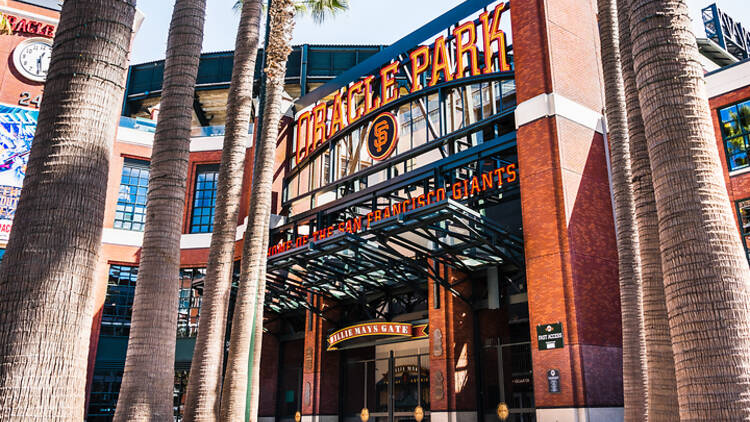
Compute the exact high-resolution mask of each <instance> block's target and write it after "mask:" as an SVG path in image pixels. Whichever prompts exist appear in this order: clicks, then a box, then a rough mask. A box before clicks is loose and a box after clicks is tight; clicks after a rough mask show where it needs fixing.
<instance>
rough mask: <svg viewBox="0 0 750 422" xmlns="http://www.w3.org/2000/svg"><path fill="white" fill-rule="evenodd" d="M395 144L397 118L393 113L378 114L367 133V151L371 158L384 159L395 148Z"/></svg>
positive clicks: (396, 139) (396, 140)
mask: <svg viewBox="0 0 750 422" xmlns="http://www.w3.org/2000/svg"><path fill="white" fill-rule="evenodd" d="M396 144H398V119H397V118H396V116H394V115H393V113H389V112H385V113H381V114H379V115H378V117H376V118H375V119H374V120H373V121H372V124H371V125H370V131H369V133H368V134H367V152H368V153H369V154H370V157H372V159H373V160H376V161H381V160H385V159H386V158H388V157H390V155H391V154H392V153H393V150H395V149H396Z"/></svg>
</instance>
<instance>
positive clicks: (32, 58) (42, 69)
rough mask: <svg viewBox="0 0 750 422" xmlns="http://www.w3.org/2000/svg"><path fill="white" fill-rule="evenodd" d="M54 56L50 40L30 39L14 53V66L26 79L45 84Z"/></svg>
mask: <svg viewBox="0 0 750 422" xmlns="http://www.w3.org/2000/svg"><path fill="white" fill-rule="evenodd" d="M51 56H52V41H51V40H49V39H48V38H41V37H39V38H29V39H27V40H24V41H23V42H21V43H20V44H18V46H17V47H16V49H15V50H14V51H13V66H15V68H16V70H18V72H19V73H20V74H21V75H23V77H25V78H26V79H29V80H32V81H34V82H44V80H45V79H46V78H47V70H48V69H49V61H50V57H51Z"/></svg>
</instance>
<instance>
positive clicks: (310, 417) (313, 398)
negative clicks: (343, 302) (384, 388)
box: [301, 297, 340, 422]
mask: <svg viewBox="0 0 750 422" xmlns="http://www.w3.org/2000/svg"><path fill="white" fill-rule="evenodd" d="M314 301H315V302H316V303H317V304H318V308H320V309H323V312H324V315H325V316H326V317H327V318H329V319H332V320H335V319H336V318H337V317H338V315H337V312H334V311H331V310H329V309H327V308H328V303H326V302H327V301H326V300H325V299H323V298H321V297H316V298H314ZM311 322H312V329H310V323H311ZM332 328H333V325H332V324H331V322H329V321H326V320H325V319H323V318H321V317H320V316H318V315H316V314H314V313H312V312H309V311H308V312H307V317H306V320H305V347H304V354H303V365H302V371H303V375H302V412H301V413H302V420H303V421H305V422H333V421H338V420H339V418H338V414H339V378H340V377H339V359H340V356H339V353H340V352H336V351H331V352H329V351H326V339H327V336H328V332H329V331H330V330H331V329H332Z"/></svg>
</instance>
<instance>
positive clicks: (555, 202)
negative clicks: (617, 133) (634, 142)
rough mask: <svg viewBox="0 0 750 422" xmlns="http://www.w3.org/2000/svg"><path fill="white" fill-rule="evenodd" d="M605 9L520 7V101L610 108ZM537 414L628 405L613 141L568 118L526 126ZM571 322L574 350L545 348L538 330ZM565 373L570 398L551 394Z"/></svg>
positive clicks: (521, 149) (516, 8)
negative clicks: (600, 16) (602, 38)
mask: <svg viewBox="0 0 750 422" xmlns="http://www.w3.org/2000/svg"><path fill="white" fill-rule="evenodd" d="M595 11H596V8H595V5H594V2H592V1H590V0H585V1H581V0H563V1H557V2H536V1H529V2H518V3H514V4H513V9H512V14H511V18H512V27H513V33H514V37H513V40H514V52H515V64H516V86H517V93H518V94H517V95H518V102H519V104H520V103H522V102H523V101H526V100H529V99H531V98H533V97H535V96H537V95H540V94H544V93H556V94H559V95H562V96H564V97H566V98H568V99H570V100H573V101H575V102H577V103H579V104H581V105H583V106H585V107H587V108H589V109H590V110H593V111H594V112H599V111H600V110H601V109H602V102H603V99H602V92H603V91H602V82H601V71H600V64H599V63H600V61H599V47H598V32H597V27H596V25H597V23H596V16H595V14H596V13H595ZM517 134H518V156H519V167H520V169H521V180H520V183H521V207H522V212H523V227H524V241H525V251H526V279H527V283H528V291H529V293H528V295H529V312H530V328H531V336H532V360H533V365H534V386H535V400H536V406H537V407H542V408H544V407H584V406H586V407H588V406H621V405H622V373H621V365H622V363H621V359H622V358H621V355H622V352H621V341H620V333H621V327H620V306H619V289H618V281H617V255H616V245H615V237H614V230H613V220H612V208H611V200H610V194H609V183H608V179H607V172H606V160H605V155H604V154H605V150H604V144H603V138H602V136H601V135H600V134H598V133H596V132H595V131H593V130H591V129H589V128H587V127H585V126H583V125H580V124H578V123H575V122H572V121H570V120H568V119H565V118H562V117H546V118H540V119H538V120H536V121H533V122H531V123H528V124H525V125H523V126H521V127H520V128H519V129H518V133H517ZM556 322H561V323H562V325H563V333H564V341H565V347H564V348H563V349H556V350H544V351H539V350H538V347H537V342H536V326H537V325H541V324H549V323H556ZM549 369H558V370H560V373H561V386H562V392H561V393H559V394H551V393H549V392H548V391H547V380H546V372H547V371H548V370H549Z"/></svg>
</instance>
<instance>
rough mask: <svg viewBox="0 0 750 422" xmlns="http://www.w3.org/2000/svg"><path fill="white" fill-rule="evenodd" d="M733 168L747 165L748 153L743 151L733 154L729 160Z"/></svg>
mask: <svg viewBox="0 0 750 422" xmlns="http://www.w3.org/2000/svg"><path fill="white" fill-rule="evenodd" d="M729 166H730V168H731V170H737V169H740V168H743V167H746V166H747V153H746V152H743V153H740V154H735V155H733V156H732V158H731V159H730V162H729Z"/></svg>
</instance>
